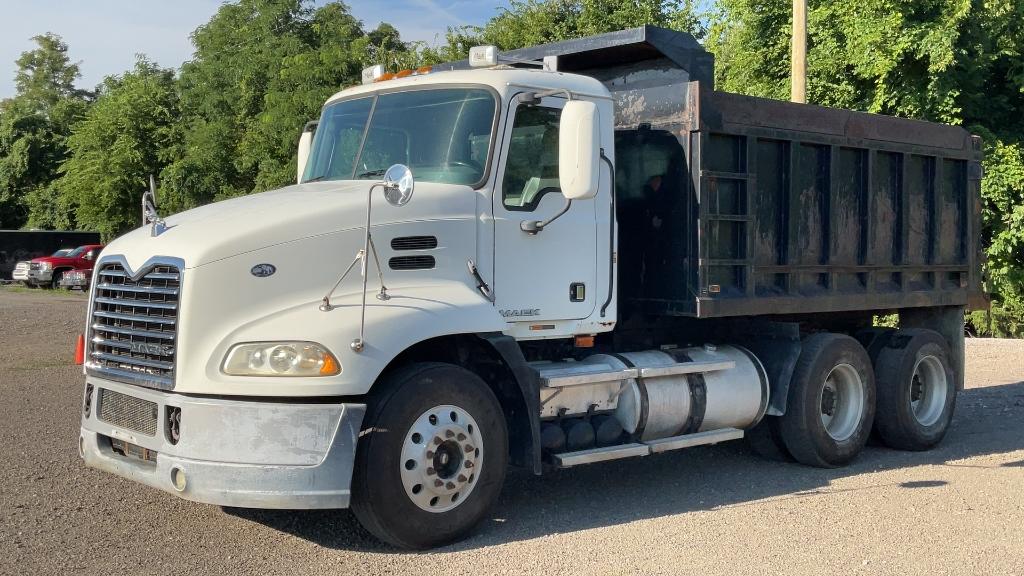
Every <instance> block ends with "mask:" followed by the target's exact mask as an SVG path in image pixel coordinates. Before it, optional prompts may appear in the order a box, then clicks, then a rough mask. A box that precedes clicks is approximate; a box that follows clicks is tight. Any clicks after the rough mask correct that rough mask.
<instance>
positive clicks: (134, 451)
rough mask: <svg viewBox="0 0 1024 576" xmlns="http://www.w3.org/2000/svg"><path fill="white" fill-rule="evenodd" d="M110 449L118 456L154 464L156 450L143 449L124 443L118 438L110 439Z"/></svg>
mask: <svg viewBox="0 0 1024 576" xmlns="http://www.w3.org/2000/svg"><path fill="white" fill-rule="evenodd" d="M110 449H111V450H113V451H114V453H115V454H119V455H121V456H123V457H125V458H131V459H134V460H141V461H143V462H149V463H152V464H156V456H157V451H156V450H150V449H149V448H143V447H142V446H139V445H137V444H132V443H131V442H126V441H124V440H121V439H120V438H111V439H110Z"/></svg>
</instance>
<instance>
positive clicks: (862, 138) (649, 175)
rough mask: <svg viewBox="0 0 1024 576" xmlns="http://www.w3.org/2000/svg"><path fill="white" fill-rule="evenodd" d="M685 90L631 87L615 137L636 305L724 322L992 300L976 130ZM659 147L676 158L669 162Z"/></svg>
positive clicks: (627, 283) (625, 282)
mask: <svg viewBox="0 0 1024 576" xmlns="http://www.w3.org/2000/svg"><path fill="white" fill-rule="evenodd" d="M663 74H664V73H663ZM633 75H634V76H635V75H636V73H634V74H633ZM618 83H619V84H623V85H628V75H627V76H624V77H623V78H622V79H620V80H619V81H618ZM612 85H614V83H612ZM676 94H677V95H676V96H675V106H672V105H671V104H670V103H669V102H668V97H666V96H664V95H663V87H661V88H659V90H657V91H656V90H654V89H653V88H652V87H642V86H641V87H636V88H634V89H633V90H632V92H631V93H630V92H629V91H624V90H621V89H620V90H619V91H618V93H617V96H618V100H619V101H620V102H621V103H631V105H630V106H623V107H622V108H621V110H622V111H621V112H620V113H619V115H618V116H617V135H618V137H617V142H616V150H617V155H618V159H619V166H618V167H617V171H618V173H619V182H620V185H619V187H618V193H619V197H620V199H621V202H620V210H619V218H620V220H619V222H620V230H621V232H620V238H621V241H620V252H621V255H622V258H621V259H620V262H623V269H620V278H622V281H621V283H620V287H621V289H622V290H623V295H622V296H623V299H624V300H625V302H623V304H622V305H623V308H624V309H625V310H627V311H628V310H637V309H639V310H642V311H643V312H645V313H648V314H665V315H670V316H696V317H700V318H711V317H725V316H748V315H765V314H780V315H781V314H804V313H821V312H839V311H855V310H891V309H900V308H911V307H924V306H967V305H977V303H978V302H979V301H983V298H982V297H981V278H980V262H981V257H982V255H981V254H982V253H981V248H980V245H979V239H978V231H979V218H980V210H979V206H980V204H979V194H980V176H981V168H980V160H981V151H980V141H979V140H978V139H977V138H975V137H972V136H971V135H970V134H969V133H968V132H967V131H965V130H963V129H962V128H959V127H953V126H944V125H939V124H933V123H928V122H920V121H914V120H906V119H899V118H891V117H886V116H880V115H875V114H864V113H857V112H851V111H847V110H836V109H829V108H823V107H818V106H809V105H805V104H792V103H789V102H780V101H774V100H766V99H761V98H753V97H748V96H742V95H738V94H729V93H724V92H716V91H713V90H707V89H705V88H704V86H703V84H702V83H701V82H689V83H687V85H686V87H685V88H683V89H678V90H677V91H676ZM637 102H643V103H644V104H646V105H649V106H651V107H652V108H653V109H655V110H657V111H658V113H657V114H652V115H644V114H643V113H641V112H640V111H641V110H642V109H643V108H642V107H641V106H639V105H637ZM665 110H669V111H670V112H669V113H666V112H665ZM648 119H650V120H654V122H646V121H645V120H648ZM668 136H671V137H672V138H673V139H674V140H675V142H674V143H672V142H670V139H669V138H668ZM654 142H660V143H661V145H660V146H655V145H654V144H653V143H654ZM673 149H674V151H673ZM659 154H660V155H661V156H667V157H668V158H670V159H669V160H667V161H662V162H661V163H660V165H659V162H658V161H657V160H656V157H658V156H659ZM680 155H681V156H682V157H684V161H683V162H682V163H681V165H677V160H678V159H679V157H680ZM652 157H654V158H655V159H653V160H652ZM633 172H638V173H639V175H638V174H634V173H633ZM630 260H633V263H632V264H630V263H629V262H630Z"/></svg>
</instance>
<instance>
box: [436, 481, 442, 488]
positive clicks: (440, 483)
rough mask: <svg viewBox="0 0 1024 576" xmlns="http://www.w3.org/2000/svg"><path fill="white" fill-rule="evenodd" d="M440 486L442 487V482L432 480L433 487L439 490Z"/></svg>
mask: <svg viewBox="0 0 1024 576" xmlns="http://www.w3.org/2000/svg"><path fill="white" fill-rule="evenodd" d="M441 486H444V482H442V481H440V480H434V487H435V488H440V487H441Z"/></svg>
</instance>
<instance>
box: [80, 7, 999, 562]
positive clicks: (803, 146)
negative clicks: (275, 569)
mask: <svg viewBox="0 0 1024 576" xmlns="http://www.w3.org/2000/svg"><path fill="white" fill-rule="evenodd" d="M713 64H714V62H713V58H712V56H711V55H710V54H709V53H707V52H705V51H704V50H703V49H702V48H701V46H700V45H699V44H698V43H697V42H696V41H695V40H694V39H693V38H692V37H690V36H688V35H686V34H680V33H676V32H671V31H668V30H663V29H659V28H653V27H643V28H636V29H631V30H624V31H621V32H616V33H612V34H606V35H601V36H596V37H591V38H584V39H581V40H574V41H568V42H561V43H556V44H549V45H543V46H536V47H531V48H526V49H522V50H517V51H514V52H510V53H500V52H498V51H497V50H496V49H495V48H494V47H479V48H474V49H473V51H472V52H471V56H470V59H469V61H468V62H456V63H450V64H446V65H442V66H435V67H434V68H433V69H426V68H423V69H419V70H406V71H402V72H398V73H385V71H384V70H383V69H382V68H381V67H371V68H369V69H367V70H366V71H365V72H364V75H363V76H364V83H363V84H362V85H360V86H355V87H352V88H348V89H345V90H342V91H341V92H338V93H337V94H335V95H334V96H332V97H331V98H330V99H329V100H328V101H327V103H326V104H325V105H324V106H323V111H322V115H321V117H320V119H319V121H316V122H311V123H310V124H308V125H307V127H306V129H305V130H304V131H303V132H302V135H301V138H300V141H299V147H298V183H297V184H296V185H294V186H288V187H286V188H282V189H279V190H274V191H270V192H265V193H261V194H255V195H251V196H246V197H242V198H235V199H231V200H227V201H223V202H218V203H215V204H211V205H208V206H203V207H200V208H196V209H193V210H189V211H187V212H183V213H180V214H175V215H169V216H166V218H160V217H159V216H158V215H157V211H156V207H155V204H154V199H153V197H152V196H151V195H148V194H147V196H146V197H145V199H144V201H143V204H144V209H143V213H144V226H143V227H141V228H139V229H137V230H135V231H133V232H130V233H128V234H126V235H124V236H122V237H121V238H119V239H117V240H116V241H115V242H113V243H111V244H110V245H109V246H108V247H107V248H106V249H105V250H104V252H103V255H102V257H101V258H100V259H99V261H98V262H97V263H96V266H95V273H94V280H93V282H92V285H91V292H90V293H91V296H90V300H89V309H88V320H87V326H86V333H85V336H84V356H85V361H84V372H85V387H84V391H83V403H82V420H81V437H80V440H79V443H80V444H79V447H80V452H81V455H82V457H83V458H84V460H85V463H86V464H87V465H88V466H91V467H94V468H98V469H100V470H105V471H107V472H110V473H112V474H116V475H119V476H122V477H124V478H128V479H130V480H134V481H137V482H140V483H143V484H146V485H149V486H152V487H154V488H157V489H160V490H164V491H166V492H169V493H171V494H176V495H178V496H180V497H182V498H186V499H189V500H194V501H197V502H206V503H212V504H219V505H224V506H235V507H254V508H286V509H308V508H346V507H351V508H352V509H353V510H354V512H355V514H356V516H357V517H358V519H359V520H360V522H361V523H362V524H363V525H364V526H365V527H366V528H367V529H368V530H369V531H370V532H372V533H373V534H375V535H376V536H378V537H380V538H381V539H383V540H385V541H387V542H390V543H392V544H395V545H397V546H400V547H408V548H425V547H431V546H436V545H440V544H444V543H447V542H451V541H454V540H456V539H458V538H460V537H463V536H465V535H466V534H468V533H469V532H470V531H471V530H472V528H473V527H474V526H475V525H476V524H477V523H478V522H479V521H480V520H481V519H482V518H484V516H485V515H486V514H487V512H488V509H489V507H490V506H491V505H492V504H493V503H494V501H495V499H496V498H497V496H498V494H499V491H500V490H501V488H502V483H503V480H504V478H505V473H506V468H507V467H508V466H510V465H515V466H521V467H525V468H527V469H529V470H532V471H533V472H534V473H536V474H541V473H542V472H543V471H544V470H546V469H549V468H557V467H561V468H566V467H572V466H578V465H582V464H590V463H597V462H602V461H607V460H612V459H617V458H627V457H632V458H637V457H657V456H656V455H657V454H659V453H661V452H665V451H670V450H678V449H682V448H687V447H692V446H698V445H702V444H712V443H718V442H723V441H727V440H734V439H739V438H741V437H744V436H746V437H747V438H748V440H749V441H750V442H751V444H752V445H753V446H754V448H755V449H756V450H757V451H758V452H760V453H761V454H764V455H766V456H769V457H774V458H782V459H787V460H792V461H796V462H799V463H802V464H806V465H811V466H822V467H832V466H841V465H843V464H845V463H847V462H849V461H850V460H851V459H853V458H855V457H856V456H857V454H858V453H859V452H860V451H861V449H862V448H863V446H864V445H865V442H866V440H867V438H868V435H869V433H871V431H872V429H874V430H876V431H877V434H878V436H879V437H880V438H881V439H882V441H884V442H885V443H886V444H888V445H889V446H891V447H893V448H896V449H904V450H925V449H928V448H930V447H932V446H934V445H935V444H936V443H938V442H939V441H940V440H941V439H942V438H943V436H944V434H945V433H946V430H947V428H948V426H949V424H950V420H951V417H952V414H953V408H954V404H955V399H956V395H957V391H958V390H959V389H960V388H961V387H962V382H963V354H964V347H963V321H964V311H965V309H967V308H970V307H980V306H984V305H985V303H986V301H985V298H984V295H983V293H982V291H981V283H980V282H981V279H980V248H979V240H978V237H979V178H980V169H979V161H980V158H981V152H980V142H979V141H978V139H977V138H974V137H972V136H971V135H970V134H968V133H967V132H966V131H964V130H963V129H961V128H957V127H951V126H942V125H936V124H930V123H926V122H918V121H912V120H903V119H896V118H889V117H883V116H876V115H869V114H860V113H854V112H849V111H843V110H831V109H826V108H820V107H815V106H808V105H801V104H791V103H787V102H777V101H770V100H764V99H757V98H751V97H746V96H739V95H735V94H728V93H724V92H718V91H716V90H714V86H713V74H712V71H713ZM882 314H898V318H899V326H900V328H899V329H881V328H873V327H872V326H873V318H874V317H876V316H878V315H882ZM598 465H600V464H598Z"/></svg>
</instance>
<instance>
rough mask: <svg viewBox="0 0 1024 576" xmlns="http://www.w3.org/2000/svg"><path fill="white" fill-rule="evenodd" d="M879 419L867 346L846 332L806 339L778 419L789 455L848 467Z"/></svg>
mask: <svg viewBox="0 0 1024 576" xmlns="http://www.w3.org/2000/svg"><path fill="white" fill-rule="evenodd" d="M874 416H875V377H874V371H873V370H872V367H871V360H870V358H869V357H868V353H867V351H865V350H864V347H863V346H861V345H860V343H858V342H857V341H856V340H854V339H853V338H851V337H849V336H845V335H842V334H830V333H821V334H814V335H812V336H810V337H808V338H807V339H806V340H804V343H803V350H802V351H801V352H800V358H799V359H798V360H797V364H796V368H795V370H794V371H793V378H792V380H791V381H790V386H789V398H788V401H787V404H786V414H785V415H783V416H782V417H781V419H780V420H779V433H780V435H781V436H782V440H783V441H784V442H785V445H786V448H787V449H788V450H789V453H790V454H792V455H793V457H794V458H796V460H797V461H798V462H800V463H802V464H806V465H808V466H817V467H819V468H834V467H838V466H843V465H845V464H847V463H848V462H850V461H851V460H853V459H854V458H855V457H856V456H857V455H858V454H859V453H860V451H861V450H862V449H863V448H864V444H865V443H866V442H867V439H868V435H869V434H870V433H871V424H872V421H873V419H874Z"/></svg>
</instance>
